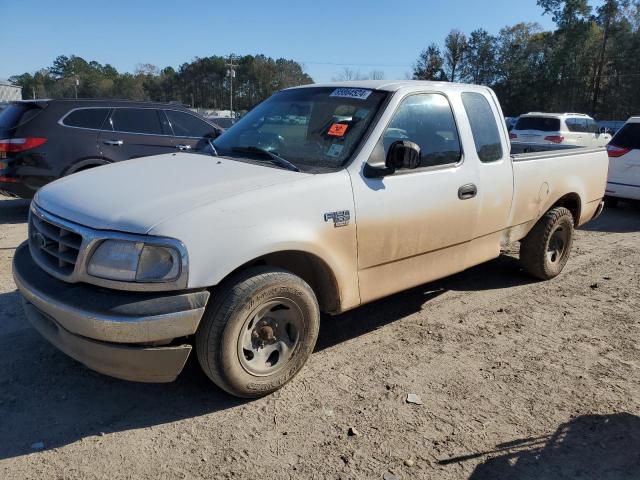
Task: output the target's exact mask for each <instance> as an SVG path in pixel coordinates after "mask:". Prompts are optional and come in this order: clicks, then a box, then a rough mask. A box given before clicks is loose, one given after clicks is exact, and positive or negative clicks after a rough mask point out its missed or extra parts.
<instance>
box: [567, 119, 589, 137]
mask: <svg viewBox="0 0 640 480" xmlns="http://www.w3.org/2000/svg"><path fill="white" fill-rule="evenodd" d="M567 128H568V129H569V131H570V132H582V133H584V132H588V131H589V130H588V128H587V119H586V118H567Z"/></svg>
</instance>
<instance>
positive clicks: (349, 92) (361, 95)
mask: <svg viewBox="0 0 640 480" xmlns="http://www.w3.org/2000/svg"><path fill="white" fill-rule="evenodd" d="M369 95H371V90H365V89H363V88H336V89H335V90H334V91H333V93H331V95H330V96H331V97H344V98H357V99H358V100H366V99H367V98H369Z"/></svg>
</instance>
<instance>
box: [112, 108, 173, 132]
mask: <svg viewBox="0 0 640 480" xmlns="http://www.w3.org/2000/svg"><path fill="white" fill-rule="evenodd" d="M158 113H159V112H158V111H157V110H155V109H153V108H116V109H115V110H114V112H113V115H111V123H112V124H113V129H114V130H115V131H116V132H128V133H146V134H148V135H162V125H161V124H160V118H159V116H158Z"/></svg>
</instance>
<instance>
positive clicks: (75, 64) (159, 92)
mask: <svg viewBox="0 0 640 480" xmlns="http://www.w3.org/2000/svg"><path fill="white" fill-rule="evenodd" d="M230 62H232V63H233V67H230ZM231 70H233V71H234V72H235V75H234V78H233V107H234V110H249V109H251V108H253V107H254V106H255V105H256V104H258V103H259V102H261V101H262V100H264V99H265V98H267V97H269V96H270V95H271V94H272V93H274V92H276V91H278V90H281V89H283V88H287V87H291V86H295V85H301V84H307V83H313V79H312V78H311V77H310V76H309V75H307V74H306V73H305V72H304V71H303V68H302V66H301V65H300V64H299V63H297V62H295V61H293V60H287V59H284V58H279V59H273V58H270V57H266V56H264V55H245V56H240V57H233V58H230V57H222V56H217V55H213V56H211V57H203V58H196V59H195V60H193V61H192V62H189V63H184V64H182V65H181V66H180V67H179V68H178V69H177V70H175V69H174V68H172V67H166V68H163V69H159V68H158V67H156V66H154V65H151V64H139V65H138V66H137V67H136V69H135V72H134V73H128V72H123V73H121V72H118V71H117V70H116V68H115V67H113V66H112V65H110V64H108V63H107V64H104V65H103V64H100V63H99V62H96V61H87V60H85V59H84V58H82V57H78V56H75V55H71V56H65V55H61V56H59V57H57V58H56V59H55V60H54V61H53V64H52V65H51V66H50V67H48V68H44V69H41V70H39V71H37V72H36V73H35V74H31V73H23V74H22V75H16V76H13V77H11V78H10V79H9V81H11V82H12V83H14V84H16V85H20V86H21V87H22V95H23V97H24V98H74V97H75V96H76V95H77V97H78V98H125V99H131V100H153V101H160V102H169V101H176V102H180V103H183V104H185V105H190V106H193V107H198V108H211V109H218V110H226V109H229V106H230V105H229V104H230V94H231V88H232V86H231V73H230V72H231Z"/></svg>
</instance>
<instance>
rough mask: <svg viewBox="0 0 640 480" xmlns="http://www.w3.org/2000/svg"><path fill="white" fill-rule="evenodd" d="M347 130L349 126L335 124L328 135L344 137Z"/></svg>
mask: <svg viewBox="0 0 640 480" xmlns="http://www.w3.org/2000/svg"><path fill="white" fill-rule="evenodd" d="M347 128H349V125H346V124H344V123H334V124H333V125H331V127H330V128H329V131H328V132H327V133H328V134H329V136H330V137H344V134H345V133H347Z"/></svg>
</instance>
